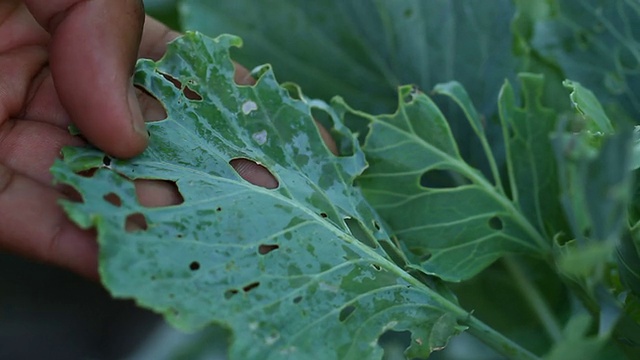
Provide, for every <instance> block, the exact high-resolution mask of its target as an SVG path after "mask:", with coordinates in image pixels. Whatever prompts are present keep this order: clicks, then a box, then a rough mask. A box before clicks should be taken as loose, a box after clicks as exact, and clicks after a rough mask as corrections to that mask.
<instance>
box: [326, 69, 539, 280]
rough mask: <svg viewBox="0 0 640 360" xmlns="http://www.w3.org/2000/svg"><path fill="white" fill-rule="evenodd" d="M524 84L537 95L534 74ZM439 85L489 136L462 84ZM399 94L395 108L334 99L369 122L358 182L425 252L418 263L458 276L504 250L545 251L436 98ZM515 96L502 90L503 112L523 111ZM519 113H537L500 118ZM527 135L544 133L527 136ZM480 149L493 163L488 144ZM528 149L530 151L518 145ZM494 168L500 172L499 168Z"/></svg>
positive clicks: (404, 237) (413, 246) (397, 229)
mask: <svg viewBox="0 0 640 360" xmlns="http://www.w3.org/2000/svg"><path fill="white" fill-rule="evenodd" d="M523 86H525V87H527V88H530V89H528V90H527V91H530V92H531V94H533V95H532V96H530V97H528V98H527V99H525V100H526V101H531V100H532V99H536V98H537V97H536V95H535V94H536V93H538V92H539V91H540V89H541V87H539V86H535V82H532V81H525V82H524V83H523ZM436 91H439V92H441V93H442V94H445V95H447V96H449V97H451V98H452V99H453V100H454V101H455V102H456V103H458V104H459V105H460V106H461V108H463V109H464V113H465V114H467V119H468V121H469V123H470V125H471V126H472V127H474V128H475V129H476V130H475V132H476V135H477V136H478V137H479V138H480V142H481V143H485V144H486V138H484V132H483V131H482V130H481V129H482V124H481V122H480V121H479V119H478V117H477V112H476V111H475V109H474V107H473V105H472V104H471V103H470V100H469V97H468V96H467V95H466V92H464V90H463V88H462V87H461V86H459V84H443V85H439V86H437V87H436ZM399 99H400V105H399V108H398V110H397V111H396V112H395V113H394V114H391V115H380V116H371V115H368V114H366V113H363V112H359V111H355V110H353V109H351V108H349V107H348V106H346V105H345V104H344V102H343V101H337V102H336V103H335V106H336V107H337V108H339V110H338V111H339V113H340V114H341V116H342V117H343V118H344V117H346V116H357V117H360V118H362V119H365V120H366V121H368V122H369V123H370V125H369V127H370V128H369V132H368V135H367V137H366V141H365V144H364V148H363V149H364V151H365V153H366V154H367V159H368V161H369V163H370V167H369V169H368V170H367V171H366V172H365V173H364V174H363V175H362V176H361V177H360V178H359V180H358V183H359V184H360V185H361V186H362V188H363V189H364V192H365V195H366V197H367V199H368V200H369V201H370V202H371V204H372V205H373V206H374V207H375V208H376V210H377V211H378V213H379V214H380V215H381V216H382V217H383V218H384V219H385V220H386V221H387V222H388V223H389V225H390V227H391V228H392V229H393V231H394V233H395V234H396V235H397V236H398V237H399V238H400V240H401V241H402V242H403V243H404V244H406V245H407V247H408V248H409V250H410V251H411V252H412V253H413V254H414V255H416V256H419V257H422V268H423V270H424V271H426V272H427V273H429V274H433V275H436V276H438V277H440V278H442V279H445V280H448V281H461V280H465V279H469V278H471V277H473V276H474V275H476V274H477V273H478V272H480V271H481V270H483V269H484V268H486V267H487V266H488V265H490V264H491V263H492V262H493V261H495V260H496V259H498V258H500V257H501V256H503V255H504V254H506V253H510V252H522V253H529V254H537V255H541V256H544V254H546V253H547V251H549V250H550V242H548V241H547V240H545V238H544V237H543V236H542V235H541V233H540V232H539V230H538V229H536V228H535V227H534V226H533V225H532V224H531V223H530V222H529V220H528V219H527V218H526V216H525V215H524V214H523V213H522V212H520V210H519V209H518V208H517V204H514V203H513V202H512V201H511V200H510V199H509V198H508V197H507V196H506V195H505V193H504V192H503V191H502V190H501V187H500V186H499V183H498V184H496V183H493V182H491V181H489V180H488V179H486V178H485V177H484V176H483V175H482V174H481V173H480V171H478V170H477V169H475V168H473V167H471V166H470V165H469V164H467V163H466V162H465V161H464V160H463V158H462V157H461V156H460V154H459V151H458V146H457V144H456V141H455V139H454V138H453V136H452V133H451V130H450V128H449V126H448V123H447V119H445V117H444V115H443V114H442V112H441V111H440V109H439V108H438V107H437V106H436V105H435V103H434V102H433V101H432V100H431V99H430V98H429V97H428V96H426V95H425V94H422V93H419V92H416V91H415V89H414V88H412V87H410V86H405V87H401V88H400V94H399ZM513 102H514V99H513V96H512V94H511V93H509V92H508V91H507V92H504V93H503V97H502V99H501V104H502V106H503V107H504V108H505V109H506V111H505V112H503V113H502V115H503V116H513V114H512V113H516V112H521V111H516V110H515V105H514V104H513ZM526 106H528V107H529V108H533V109H535V108H539V110H537V111H538V112H540V113H545V111H546V110H543V109H542V108H540V107H539V104H537V103H529V102H527V105H526ZM509 111H511V112H509ZM520 117H522V116H520ZM547 118H548V116H547ZM519 120H521V121H534V120H535V121H538V120H539V119H536V118H534V117H530V118H527V117H524V118H522V119H511V118H510V119H507V120H505V122H508V123H510V124H513V123H514V122H517V121H519ZM547 120H548V119H547ZM539 121H545V119H542V120H539ZM523 126H524V127H526V125H523ZM546 126H548V125H546ZM531 127H533V125H531ZM523 136H524V137H525V139H526V141H529V142H532V143H535V142H536V141H547V143H548V135H547V134H545V133H544V132H542V134H538V133H535V134H523ZM532 136H538V137H541V138H532V139H529V137H532ZM483 150H484V152H485V154H486V156H487V158H488V159H487V161H488V162H489V163H492V162H493V159H492V154H491V151H490V149H488V146H487V147H484V148H483ZM516 150H518V149H515V150H514V151H516ZM525 150H526V151H529V149H522V150H521V151H525ZM515 156H522V155H520V154H516V155H515ZM527 156H530V155H527ZM532 156H533V157H538V156H539V157H540V158H539V159H537V160H535V161H534V162H529V163H528V164H530V165H528V166H534V167H535V166H539V164H541V163H542V161H544V160H546V159H545V158H544V156H545V153H544V152H543V153H542V154H537V153H534V154H532ZM545 166H546V164H545ZM494 174H495V175H494V178H496V179H497V178H498V174H497V170H496V172H494ZM515 180H516V181H518V180H520V179H515ZM544 180H546V179H544ZM541 181H542V180H541ZM536 219H537V217H536Z"/></svg>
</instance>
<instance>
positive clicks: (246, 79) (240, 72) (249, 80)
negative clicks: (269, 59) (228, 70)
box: [233, 63, 256, 85]
mask: <svg viewBox="0 0 640 360" xmlns="http://www.w3.org/2000/svg"><path fill="white" fill-rule="evenodd" d="M233 67H234V74H233V80H234V81H235V82H236V84H238V85H255V84H256V79H254V78H253V77H252V76H251V73H250V72H249V70H247V69H246V68H245V67H243V66H242V65H238V64H236V63H233Z"/></svg>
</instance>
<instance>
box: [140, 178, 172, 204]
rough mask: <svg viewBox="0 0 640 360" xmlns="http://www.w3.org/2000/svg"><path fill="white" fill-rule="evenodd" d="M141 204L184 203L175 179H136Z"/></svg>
mask: <svg viewBox="0 0 640 360" xmlns="http://www.w3.org/2000/svg"><path fill="white" fill-rule="evenodd" d="M134 185H135V187H136V196H137V197H138V202H139V203H140V205H142V206H144V207H147V208H155V207H162V206H173V205H180V204H182V203H184V198H183V197H182V194H180V190H179V189H178V185H177V184H176V183H175V181H169V180H149V179H138V180H135V181H134Z"/></svg>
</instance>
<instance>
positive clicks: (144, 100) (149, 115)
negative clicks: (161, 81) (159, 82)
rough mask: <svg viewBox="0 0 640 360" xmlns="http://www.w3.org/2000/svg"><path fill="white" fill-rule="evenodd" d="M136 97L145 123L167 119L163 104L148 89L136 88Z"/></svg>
mask: <svg viewBox="0 0 640 360" xmlns="http://www.w3.org/2000/svg"><path fill="white" fill-rule="evenodd" d="M136 97H137V98H138V104H140V110H141V111H142V116H143V117H144V120H145V122H154V121H160V120H164V119H166V118H167V110H165V108H164V106H163V105H162V103H160V101H158V99H157V98H156V97H155V96H153V95H151V93H150V92H148V91H147V90H146V89H144V88H141V87H137V86H136ZM147 133H148V131H147Z"/></svg>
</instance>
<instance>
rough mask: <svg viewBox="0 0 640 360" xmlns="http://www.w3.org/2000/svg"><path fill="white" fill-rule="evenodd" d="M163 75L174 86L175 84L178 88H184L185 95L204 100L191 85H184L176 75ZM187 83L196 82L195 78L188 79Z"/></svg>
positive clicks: (188, 97) (191, 98) (192, 98)
mask: <svg viewBox="0 0 640 360" xmlns="http://www.w3.org/2000/svg"><path fill="white" fill-rule="evenodd" d="M161 74H162V76H163V77H164V78H165V79H167V80H169V82H171V84H173V86H175V87H176V88H177V89H180V90H182V93H183V94H184V96H185V97H186V98H187V99H189V100H202V96H200V94H198V93H197V92H195V91H194V90H193V89H191V88H189V86H183V85H182V82H181V81H180V80H178V79H176V78H175V77H173V76H171V75H169V74H165V73H161ZM187 83H192V84H194V81H193V80H187Z"/></svg>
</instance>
